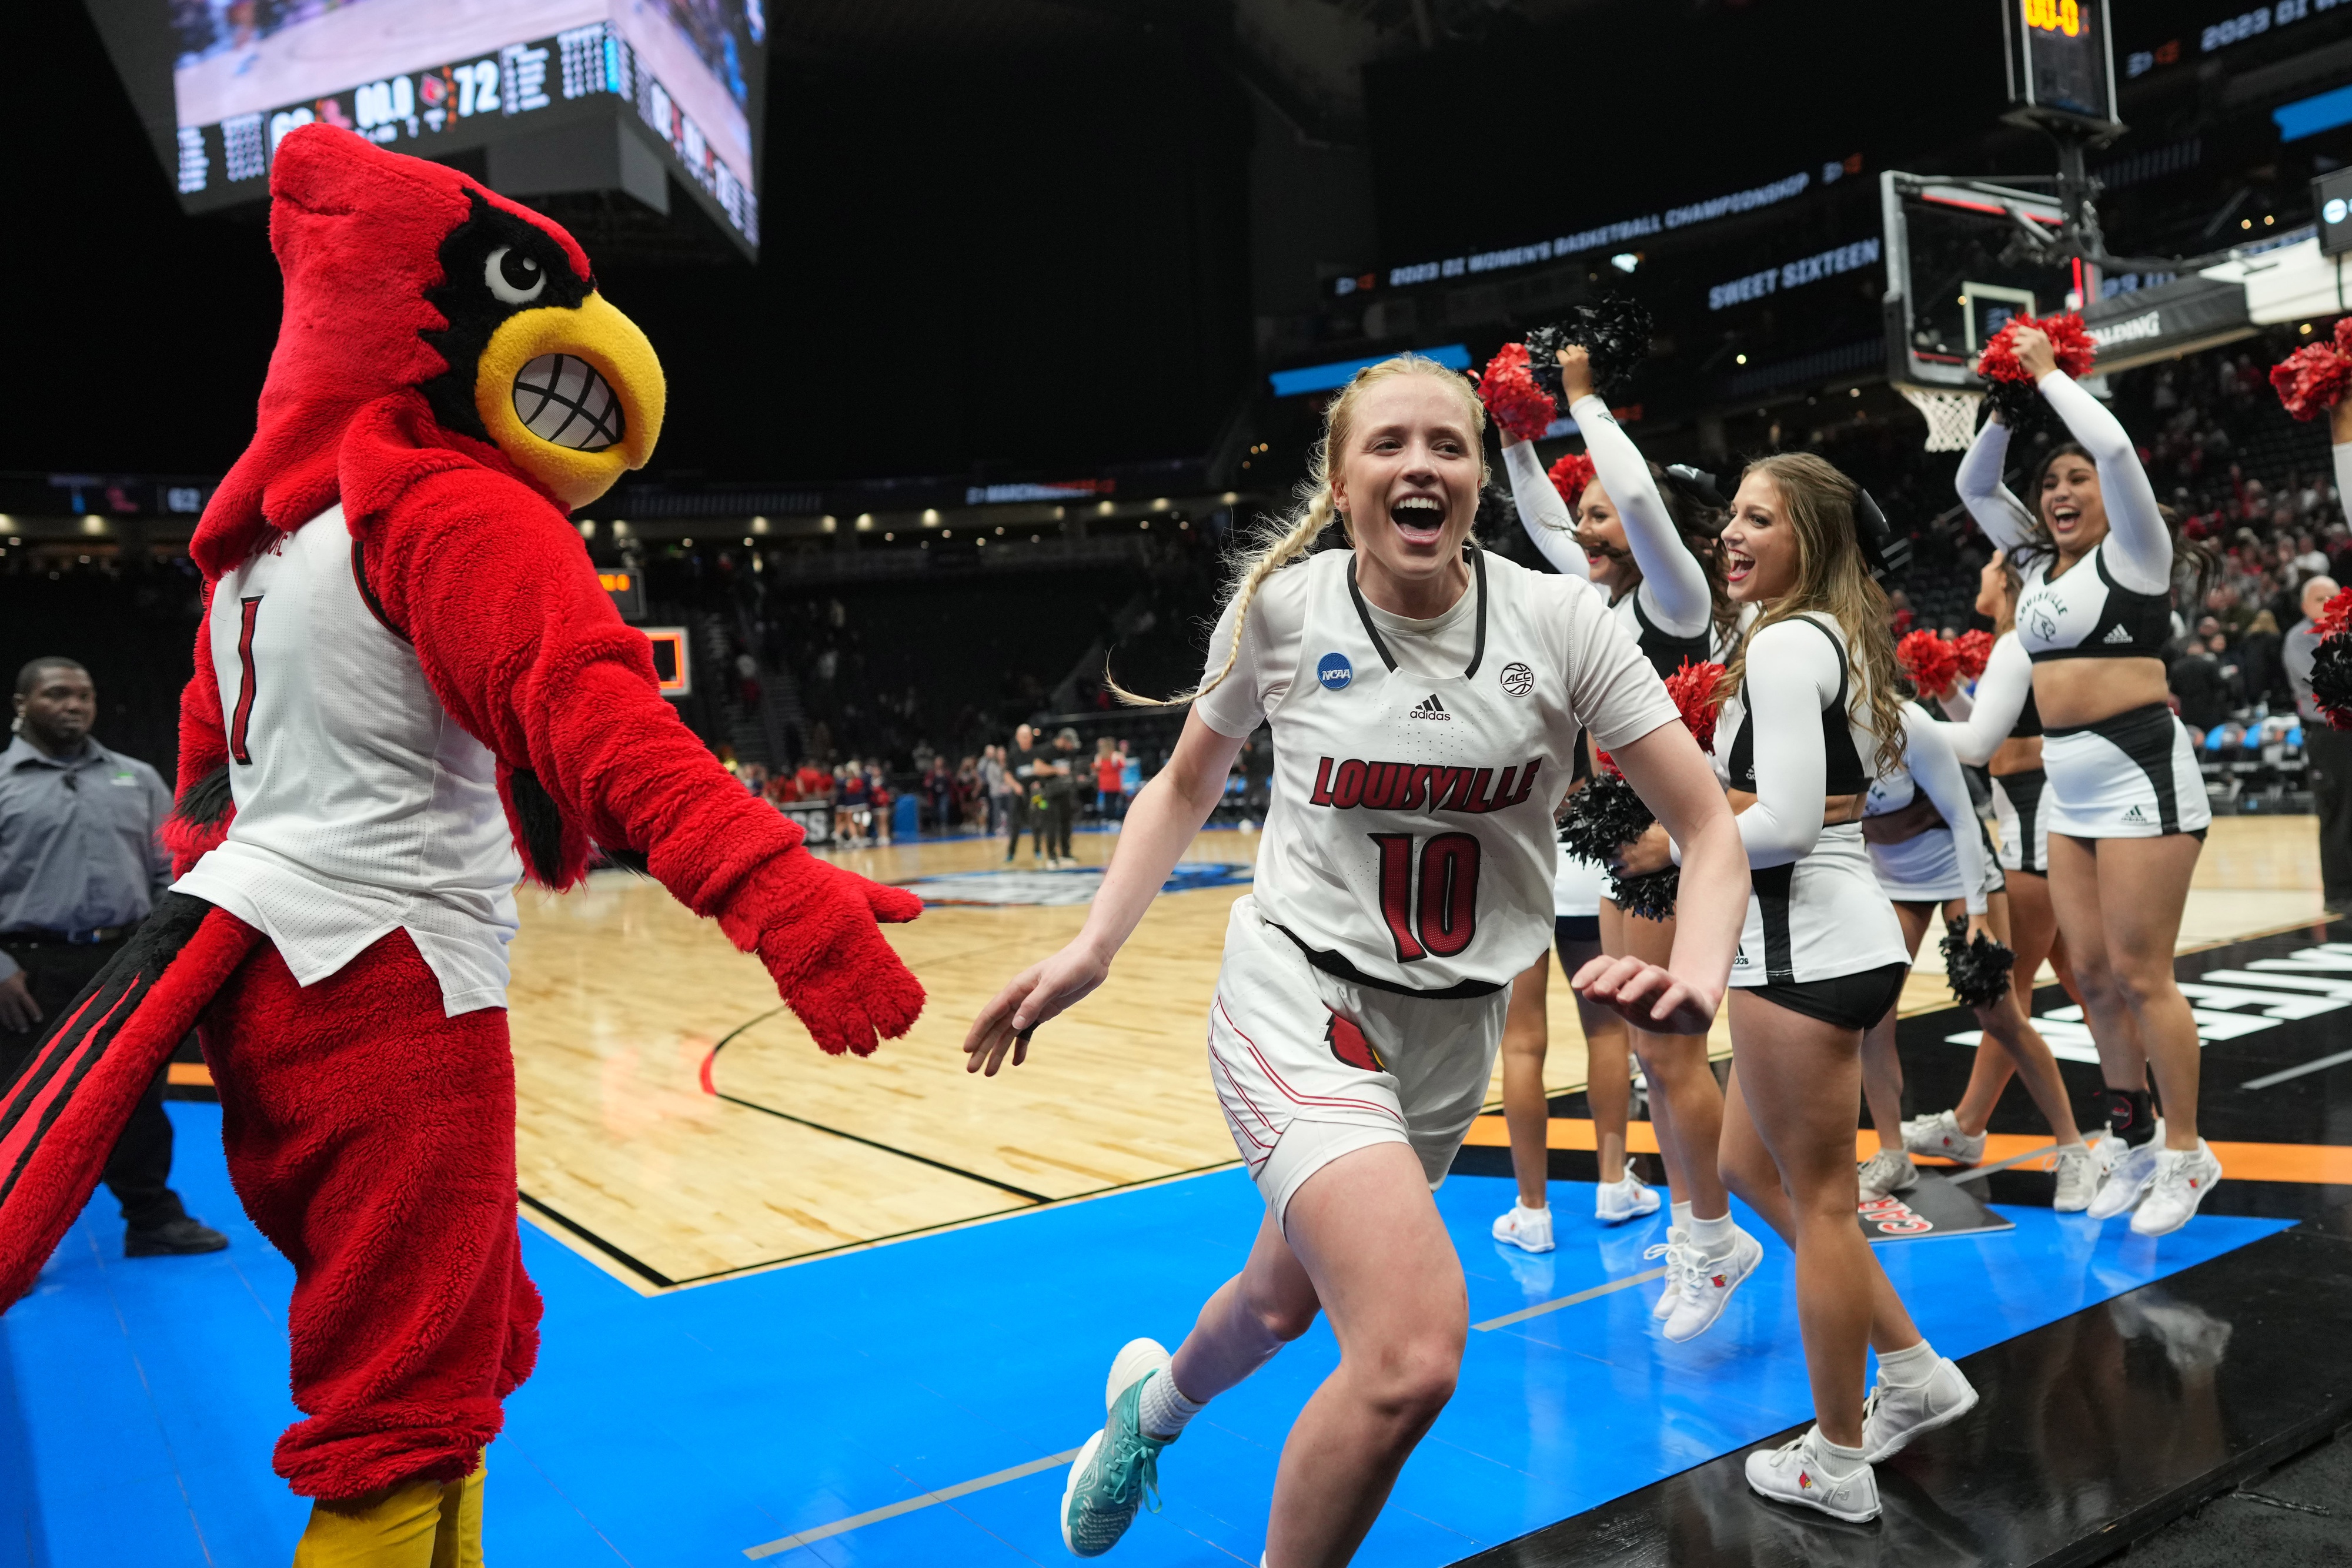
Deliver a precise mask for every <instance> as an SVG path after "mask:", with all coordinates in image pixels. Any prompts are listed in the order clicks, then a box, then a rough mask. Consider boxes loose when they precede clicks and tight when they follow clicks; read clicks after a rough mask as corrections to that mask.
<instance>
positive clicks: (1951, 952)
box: [1943, 920, 2017, 1008]
mask: <svg viewBox="0 0 2352 1568" xmlns="http://www.w3.org/2000/svg"><path fill="white" fill-rule="evenodd" d="M1968 929H1969V928H1968V925H1967V923H1966V922H1964V921H1958V920H1954V921H1950V922H1948V924H1947V925H1946V926H1945V928H1944V944H1943V946H1944V978H1945V979H1946V980H1947V981H1948V982H1949V983H1950V985H1951V988H1952V996H1953V998H1954V999H1956V1000H1958V1002H1959V1003H1960V1004H1961V1005H1962V1006H1963V1007H1971V1008H1989V1007H1990V1006H1992V1005H1993V1004H1994V1003H1995V1002H1998V1001H1999V1000H2000V998H2002V997H2003V996H2005V995H2007V994H2008V992H2009V972H2010V970H2011V968H2012V967H2015V965H2016V963H2017V955H2016V954H2015V953H2014V952H2011V950H2010V949H2009V948H2007V947H2004V946H2001V945H2000V943H1998V942H1996V941H1994V940H1993V939H1992V938H1991V937H1990V936H1986V935H1984V934H1983V933H1982V932H1979V933H1978V934H1977V938H1976V940H1975V941H1973V942H1971V941H1969V940H1968V939H1967V937H1968Z"/></svg>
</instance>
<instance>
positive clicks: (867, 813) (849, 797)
mask: <svg viewBox="0 0 2352 1568" xmlns="http://www.w3.org/2000/svg"><path fill="white" fill-rule="evenodd" d="M867 789H868V786H867V784H866V769H865V768H862V767H860V766H859V765H858V761H857V759H856V758H854V757H853V758H850V759H849V760H848V761H846V762H845V763H843V764H842V765H841V766H840V767H839V768H835V769H834V789H833V841H834V842H835V843H837V844H841V845H843V846H845V847H846V848H849V849H863V848H865V847H866V826H867V824H868V823H870V822H871V821H873V818H874V811H873V800H872V799H871V797H870V796H869V795H868V793H867Z"/></svg>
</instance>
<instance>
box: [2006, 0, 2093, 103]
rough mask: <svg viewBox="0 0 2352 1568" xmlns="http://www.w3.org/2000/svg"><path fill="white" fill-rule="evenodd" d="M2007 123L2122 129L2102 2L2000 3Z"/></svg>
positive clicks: (2047, 0)
mask: <svg viewBox="0 0 2352 1568" xmlns="http://www.w3.org/2000/svg"><path fill="white" fill-rule="evenodd" d="M2001 23H2002V28H2003V31H2004V32H2005V33H2006V35H2007V43H2008V46H2009V97H2010V103H2011V113H2010V117H2011V119H2017V120H2031V121H2038V122H2048V121H2051V120H2058V121H2063V122H2066V123H2069V124H2073V125H2078V126H2084V127H2087V128H2090V129H2092V130H2095V131H2096V130H2109V129H2112V130H2116V131H2120V130H2121V129H2123V126H2122V122H2121V121H2120V120H2117V119H2116V64H2115V42H2114V35H2113V33H2112V32H2111V30H2110V29H2109V27H2108V25H2107V0H2002V12H2001Z"/></svg>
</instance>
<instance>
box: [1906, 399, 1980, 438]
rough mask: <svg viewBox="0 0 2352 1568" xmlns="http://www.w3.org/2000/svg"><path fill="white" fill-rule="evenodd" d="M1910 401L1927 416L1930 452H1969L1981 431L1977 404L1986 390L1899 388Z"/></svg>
mask: <svg viewBox="0 0 2352 1568" xmlns="http://www.w3.org/2000/svg"><path fill="white" fill-rule="evenodd" d="M1898 390H1899V391H1900V392H1902V393H1903V395H1904V396H1905V397H1906V398H1907V399H1908V400H1909V401H1910V403H1911V406H1912V407H1913V408H1916V409H1917V410H1918V411H1919V412H1920V413H1923V414H1925V415H1927V450H1928V451H1930V452H1965V451H1967V450H1968V449H1969V442H1970V441H1972V440H1974V439H1975V437H1976V434H1977V404H1979V403H1980V402H1983V401H1984V393H1982V392H1958V391H1954V390H1953V389H1951V388H1948V387H1913V386H1906V387H1901V388H1899V389H1898Z"/></svg>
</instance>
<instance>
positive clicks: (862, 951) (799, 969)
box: [719, 849, 923, 1056]
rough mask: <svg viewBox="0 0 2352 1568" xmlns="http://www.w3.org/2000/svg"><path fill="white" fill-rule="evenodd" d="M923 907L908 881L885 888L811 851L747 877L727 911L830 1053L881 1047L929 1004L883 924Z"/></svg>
mask: <svg viewBox="0 0 2352 1568" xmlns="http://www.w3.org/2000/svg"><path fill="white" fill-rule="evenodd" d="M922 912H923V901H922V900H921V899H920V898H919V897H918V896H916V895H915V894H911V893H908V891H907V890H906V889H905V888H903V887H885V886H884V885H883V884H882V883H877V882H869V881H867V880H866V878H864V877H862V876H859V875H857V874H856V873H854V872H847V871H844V870H842V869H841V868H840V867H839V866H836V865H832V864H829V863H827V862H824V861H821V860H818V859H817V858H816V857H815V856H814V855H812V854H810V853H809V852H807V851H806V850H801V849H795V850H793V851H792V852H789V853H787V854H782V855H779V856H777V857H776V858H775V859H774V860H772V861H770V862H767V864H765V865H763V866H761V868H760V869H759V870H758V871H757V872H756V873H753V874H752V875H751V877H749V878H747V879H746V880H745V883H744V884H743V886H742V887H740V888H739V889H738V890H737V891H736V893H735V894H733V895H732V896H730V898H729V899H728V901H727V906H726V907H725V908H724V909H722V910H720V911H719V925H720V927H721V928H722V929H724V930H725V931H726V933H727V935H728V936H729V937H730V938H731V939H732V940H733V941H734V943H735V945H736V946H739V947H744V948H747V949H749V950H751V952H754V953H756V954H758V955H759V957H760V962H761V964H763V965H765V966H766V967H767V970H768V973H769V974H770V975H771V976H772V977H774V979H775V982H776V990H777V992H778V993H779V994H780V995H781V996H782V998H784V1002H785V1005H786V1006H788V1007H790V1008H791V1009H793V1013H794V1014H795V1015H796V1016H797V1017H798V1018H799V1019H800V1020H801V1022H802V1023H803V1024H805V1025H807V1026H808V1031H809V1033H810V1034H811V1035H813V1036H814V1037H815V1039H816V1042H817V1044H818V1045H819V1046H820V1047H822V1048H823V1049H824V1051H826V1052H827V1053H828V1054H829V1055H834V1056H838V1055H840V1054H841V1053H842V1052H844V1051H849V1052H851V1053H853V1054H855V1055H858V1056H867V1055H871V1054H872V1053H873V1051H874V1048H875V1046H876V1045H877V1043H879V1041H880V1040H896V1039H897V1038H898V1036H900V1035H902V1034H905V1033H906V1032H907V1030H909V1029H910V1028H912V1027H913V1026H914V1022H915V1019H916V1017H917V1016H918V1015H919V1014H920V1013H921V1012H922V1010H923V986H922V982H921V981H919V980H918V979H916V978H915V977H914V975H913V974H912V973H910V972H909V971H908V968H907V966H906V965H904V964H902V963H900V962H899V961H898V953H897V952H896V951H895V950H894V949H893V948H892V947H891V946H890V944H889V943H888V942H887V941H886V940H884V938H883V936H882V932H881V928H880V926H879V925H877V922H889V923H891V924H894V925H896V924H899V923H902V922H905V921H908V920H912V919H914V918H915V917H916V916H917V915H920V914H921V913H922Z"/></svg>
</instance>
